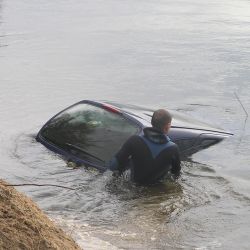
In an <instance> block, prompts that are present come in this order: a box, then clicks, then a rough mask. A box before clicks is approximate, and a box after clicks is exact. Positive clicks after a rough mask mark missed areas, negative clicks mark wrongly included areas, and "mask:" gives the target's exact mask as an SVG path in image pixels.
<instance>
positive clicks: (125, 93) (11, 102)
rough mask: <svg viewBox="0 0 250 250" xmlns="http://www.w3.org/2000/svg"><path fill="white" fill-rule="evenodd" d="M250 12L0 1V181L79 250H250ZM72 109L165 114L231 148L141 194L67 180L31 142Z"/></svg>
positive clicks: (225, 7) (122, 185)
mask: <svg viewBox="0 0 250 250" xmlns="http://www.w3.org/2000/svg"><path fill="white" fill-rule="evenodd" d="M249 58H250V3H249V1H243V0H237V1H234V0H227V1H226V0H222V1H209V2H207V1H203V0H202V1H198V0H191V1H187V0H177V1H171V0H165V1H153V0H146V1H138V0H137V1H131V0H128V1H119V0H118V1H114V0H108V1H103V0H91V1H88V0H86V1H79V0H78V1H77V0H70V1H63V0H61V1H59V0H56V1H41V0H37V1H17V0H8V1H7V0H0V86H1V91H0V116H1V123H0V141H1V146H0V155H1V164H0V168H1V178H4V179H6V180H8V181H9V182H11V183H38V184H46V183H47V184H57V185H64V186H68V187H71V188H74V189H75V190H67V189H60V188H55V187H34V186H28V187H20V188H18V189H19V190H21V191H23V192H25V193H26V194H27V195H28V196H30V197H32V198H33V199H34V200H35V201H37V202H38V204H39V206H40V207H41V208H42V209H43V210H44V211H45V212H46V213H47V214H48V215H49V216H50V217H51V218H53V219H54V220H55V221H56V222H57V223H59V224H60V225H61V226H63V227H64V228H65V230H67V231H68V232H69V233H70V234H71V235H72V236H73V237H74V238H75V239H76V240H77V242H78V243H79V244H80V245H81V246H83V247H84V249H199V250H200V249H202V250H203V249H249V240H248V235H249V233H250V228H249V224H250V207H249V205H250V195H249V191H250V182H249V178H250V170H249V165H250V156H249V150H250V126H249V118H247V117H246V114H245V112H244V110H243V108H242V107H241V105H240V103H239V101H238V100H237V98H236V96H235V93H236V95H237V96H238V97H239V98H240V100H241V102H242V104H243V105H244V107H245V109H246V111H247V112H248V113H249V111H250V98H249V95H250V84H249V79H250V62H249ZM82 99H106V100H113V101H117V102H122V103H131V104H137V105H142V106H148V107H168V108H171V109H175V110H179V111H181V112H183V113H186V114H188V115H191V116H193V117H196V118H199V119H201V120H203V121H207V122H210V123H212V124H214V125H218V126H220V127H222V128H224V129H226V130H229V131H231V132H233V133H234V136H233V137H232V138H230V139H228V140H226V141H224V142H223V143H221V144H219V145H216V146H214V147H212V148H210V149H207V150H205V151H203V152H200V153H197V154H196V155H194V156H193V159H192V160H193V161H192V162H183V171H184V173H183V175H182V179H181V180H180V181H179V183H178V184H173V183H168V184H166V185H163V186H159V187H154V188H146V187H145V188H138V187H135V186H133V185H132V184H131V183H129V182H127V181H126V180H114V179H112V177H111V175H110V173H105V174H104V175H102V174H99V173H98V172H96V171H94V170H86V169H84V168H79V169H72V168H70V167H68V166H67V165H66V163H65V162H64V161H63V160H61V159H60V158H59V157H58V156H57V155H55V154H53V153H51V152H50V151H48V150H47V149H45V148H44V147H43V146H42V145H40V144H38V143H37V142H36V141H35V139H34V137H35V134H36V133H37V131H38V130H39V128H40V127H41V126H42V125H43V124H44V122H45V121H47V120H48V119H49V118H50V117H51V116H52V115H54V114H55V113H56V112H58V111H60V110H61V109H63V108H64V107H66V106H68V105H70V104H72V103H74V102H77V101H79V100H82Z"/></svg>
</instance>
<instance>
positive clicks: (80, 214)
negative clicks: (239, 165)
mask: <svg viewBox="0 0 250 250" xmlns="http://www.w3.org/2000/svg"><path fill="white" fill-rule="evenodd" d="M14 144H15V145H13V151H12V152H11V153H10V154H12V157H13V158H15V159H16V161H17V162H19V163H20V166H25V167H26V168H28V169H32V171H30V174H29V175H27V176H23V177H22V179H20V180H18V181H22V182H35V183H53V184H58V185H64V186H68V187H71V188H74V189H75V191H72V190H66V189H60V188H53V187H39V188H38V187H25V188H24V190H25V192H27V193H28V194H29V195H31V196H32V197H33V198H34V199H35V200H36V201H37V202H38V203H39V205H40V206H41V207H42V208H43V209H45V211H47V213H49V214H50V215H51V216H52V217H53V218H55V219H56V221H58V222H59V223H61V224H62V225H64V227H65V228H66V229H67V230H69V231H71V230H72V234H73V235H74V237H76V238H77V239H78V240H79V242H80V244H82V245H84V246H85V247H86V241H87V238H88V239H90V240H89V241H88V242H90V243H89V244H87V249H96V247H97V246H98V244H100V245H103V246H105V247H106V248H105V247H103V248H101V249H143V248H144V249H145V247H146V248H150V249H165V248H169V249H171V248H173V249H175V248H185V247H192V248H195V247H199V246H200V245H199V244H200V243H202V242H203V241H205V238H206V234H207V233H208V232H209V233H211V232H212V230H214V225H215V221H216V220H218V219H219V218H220V216H223V217H225V218H226V219H224V220H220V223H221V225H222V226H223V227H225V226H228V225H227V218H229V217H230V216H237V214H235V213H234V212H232V210H231V208H232V206H234V205H235V206H236V205H238V204H237V203H235V201H233V203H232V202H231V203H230V205H229V207H228V208H227V207H226V206H225V205H224V208H223V209H221V208H220V204H221V202H222V201H223V200H224V199H225V197H226V199H228V200H230V201H232V200H234V198H232V197H231V196H232V195H231V194H232V188H231V187H230V183H229V181H227V180H226V179H224V178H223V177H221V176H218V174H217V173H216V172H215V171H214V169H213V168H212V167H210V166H207V165H204V164H200V163H197V162H184V163H183V175H182V178H181V180H180V181H179V182H171V181H168V182H166V183H163V184H161V185H155V186H151V187H142V186H136V185H135V184H133V183H131V182H129V181H128V180H127V178H114V177H112V175H111V173H109V172H106V173H104V174H100V173H98V172H96V171H89V170H87V169H85V168H84V167H80V168H76V169H72V168H69V167H67V164H66V163H65V162H64V161H63V160H62V159H61V158H60V157H58V156H57V155H55V154H53V153H51V152H50V151H48V150H47V149H46V148H44V147H43V146H41V145H40V144H39V143H37V142H36V141H35V140H34V137H33V136H31V135H27V134H22V135H20V136H18V137H17V138H16V140H15V142H14ZM216 204H218V207H217V208H216V209H217V210H216V212H211V211H210V212H209V214H210V215H211V216H213V217H212V218H211V219H209V220H207V221H206V220H205V221H206V224H203V223H204V218H205V217H206V216H207V215H208V211H209V207H211V206H215V207H216V206H217V205H216ZM241 208H242V207H241ZM213 209H214V208H213ZM230 211H231V212H230ZM210 231H211V232H210ZM221 231H223V230H222V229H221ZM73 232H74V233H73ZM211 234H212V233H211ZM185 235H189V237H191V238H190V239H187V238H186V236H185ZM212 235H213V234H212ZM212 239H213V238H212V237H211V241H210V243H209V244H207V245H206V247H209V246H212V245H213V244H215V243H216V241H213V240H212ZM180 242H182V243H180ZM195 242H197V243H195ZM199 242H200V243H199ZM213 242H215V243H213ZM216 244H217V243H216ZM216 244H215V245H216ZM218 244H220V243H218ZM197 249H198V248H197Z"/></svg>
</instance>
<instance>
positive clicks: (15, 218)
mask: <svg viewBox="0 0 250 250" xmlns="http://www.w3.org/2000/svg"><path fill="white" fill-rule="evenodd" d="M6 185H8V183H6V182H5V181H2V180H0V249H8V250H9V249H12V250H16V249H19V250H20V249H23V250H24V249H25V250H26V249H40V250H43V249H44V250H45V249H60V250H62V249H65V250H66V249H67V250H71V249H72V250H78V249H79V250H80V249H81V248H80V247H79V246H78V245H77V244H76V243H75V242H74V240H73V239H72V238H70V237H69V236H67V235H66V234H65V233H64V232H63V231H62V230H61V229H60V228H58V227H57V226H56V225H55V224H54V223H53V222H52V221H51V220H50V219H49V218H48V217H47V216H46V215H45V214H44V213H43V212H42V211H41V209H39V208H38V206H37V205H36V204H35V203H34V202H33V201H32V200H31V199H29V198H28V197H26V196H25V195H23V194H21V193H20V192H18V191H16V190H15V189H14V188H13V187H10V186H6Z"/></svg>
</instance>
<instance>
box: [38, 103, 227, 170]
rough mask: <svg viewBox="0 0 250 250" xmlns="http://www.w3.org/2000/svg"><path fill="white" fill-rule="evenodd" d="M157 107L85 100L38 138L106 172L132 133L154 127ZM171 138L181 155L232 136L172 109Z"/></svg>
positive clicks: (54, 119)
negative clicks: (152, 119)
mask: <svg viewBox="0 0 250 250" xmlns="http://www.w3.org/2000/svg"><path fill="white" fill-rule="evenodd" d="M153 112H154V110H151V109H147V108H142V107H138V106H133V105H122V104H117V103H111V102H97V101H90V100H83V101H81V102H78V103H76V104H74V105H72V106H70V107H68V108H66V109H64V110H63V111H61V112H59V113H58V114H57V115H55V116H54V117H52V118H51V119H50V120H49V121H48V122H47V123H46V124H45V125H44V126H43V127H42V128H41V130H40V131H39V133H38V134H37V137H36V139H37V141H39V142H41V143H42V144H43V145H44V146H46V147H47V148H48V149H50V150H52V151H54V152H56V153H58V154H60V155H62V156H63V158H64V159H65V160H67V161H72V162H75V163H76V164H79V165H85V166H91V167H95V168H97V169H99V170H100V171H105V170H106V169H107V166H108V164H109V161H110V160H111V158H112V157H113V155H114V154H115V153H116V152H117V151H118V150H119V148H120V147H121V145H122V144H123V143H124V142H125V141H126V140H127V139H128V138H129V137H130V136H131V135H135V134H140V133H141V132H142V130H143V128H145V127H150V126H151V123H150V122H151V117H152V115H153ZM171 113H172V115H173V121H172V126H171V129H170V132H169V134H168V135H169V137H170V139H171V140H172V141H173V142H175V143H176V144H177V145H178V146H179V149H180V154H181V158H182V159H185V158H187V157H190V156H191V155H192V154H194V153H196V152H198V151H200V150H203V149H205V148H208V147H210V146H212V145H214V144H217V143H219V142H221V141H222V140H223V139H225V138H227V137H229V136H230V135H232V134H231V133H229V132H226V131H224V130H222V129H218V128H214V127H212V126H210V125H208V124H206V123H202V122H199V121H197V120H194V119H190V118H187V117H185V116H184V115H181V114H179V113H177V112H172V111H171Z"/></svg>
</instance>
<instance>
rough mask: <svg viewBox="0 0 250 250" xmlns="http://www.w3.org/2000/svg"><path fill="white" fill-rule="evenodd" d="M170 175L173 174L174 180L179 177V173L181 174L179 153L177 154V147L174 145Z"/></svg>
mask: <svg viewBox="0 0 250 250" xmlns="http://www.w3.org/2000/svg"><path fill="white" fill-rule="evenodd" d="M171 173H172V174H174V176H175V178H176V179H177V178H178V177H179V176H180V173H181V161H180V153H179V148H178V146H177V145H175V148H174V153H173V156H172V168H171Z"/></svg>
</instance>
